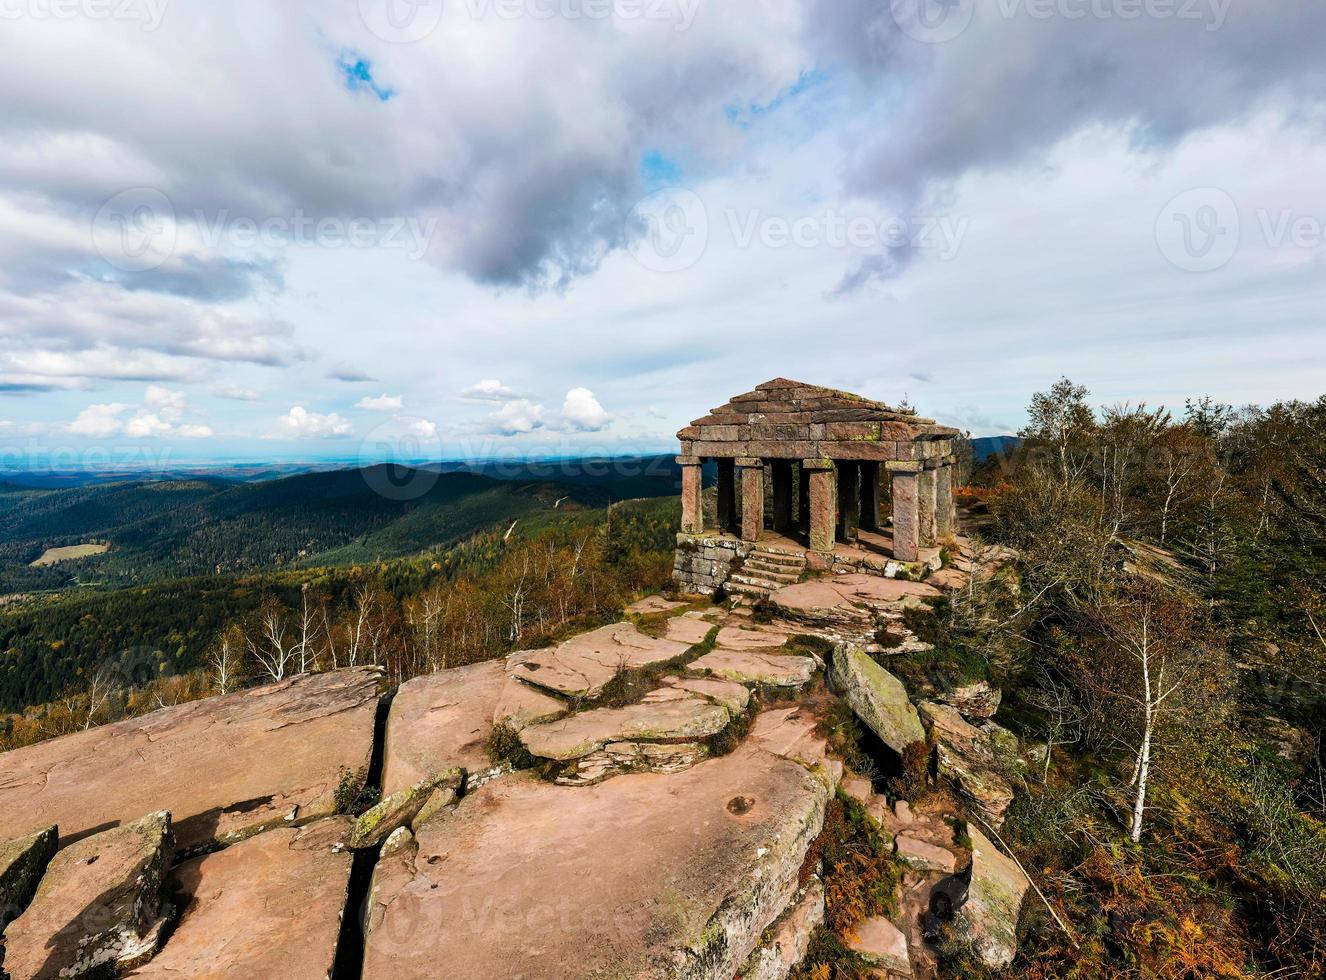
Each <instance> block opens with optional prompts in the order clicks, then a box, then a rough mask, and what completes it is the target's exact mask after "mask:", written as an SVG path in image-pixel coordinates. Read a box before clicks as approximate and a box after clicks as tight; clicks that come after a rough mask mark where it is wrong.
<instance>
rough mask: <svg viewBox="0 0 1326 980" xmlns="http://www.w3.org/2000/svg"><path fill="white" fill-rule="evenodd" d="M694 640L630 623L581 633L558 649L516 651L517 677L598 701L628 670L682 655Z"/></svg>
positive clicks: (514, 670) (511, 665)
mask: <svg viewBox="0 0 1326 980" xmlns="http://www.w3.org/2000/svg"><path fill="white" fill-rule="evenodd" d="M690 648H691V644H689V643H679V642H677V641H676V640H668V639H662V638H658V637H653V636H646V635H645V634H644V633H641V632H640V631H639V630H638V629H636V628H635V627H634V626H632V625H631V624H630V623H614V624H612V625H611V626H604V627H602V628H601V629H596V630H593V631H591V632H589V633H581V634H580V635H578V636H574V637H572V638H571V639H569V640H567V641H566V642H565V643H563V644H562V645H561V646H559V647H557V648H556V649H554V650H535V651H532V652H529V653H517V654H513V655H512V656H511V657H510V659H509V660H508V661H507V663H508V669H509V670H510V672H511V675H512V676H513V677H518V678H520V679H521V680H522V681H525V682H526V683H527V684H534V685H537V686H538V687H542V688H546V689H547V690H550V691H553V692H556V693H558V694H565V695H567V696H570V697H582V698H588V699H590V700H593V699H594V698H597V697H598V696H599V695H600V694H602V693H603V689H604V687H606V686H607V684H608V682H609V681H611V680H612V679H613V678H614V677H616V676H617V674H618V673H619V672H620V671H622V670H630V669H633V668H638V667H650V666H652V665H654V664H659V663H664V662H666V661H668V660H673V659H675V658H677V657H680V656H681V655H682V654H683V653H685V652H686V651H687V650H689V649H690Z"/></svg>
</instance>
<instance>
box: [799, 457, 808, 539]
mask: <svg viewBox="0 0 1326 980" xmlns="http://www.w3.org/2000/svg"><path fill="white" fill-rule="evenodd" d="M797 526H799V527H800V528H801V530H803V531H805V532H806V533H807V534H809V533H810V470H808V469H806V467H805V466H804V465H802V466H798V467H797Z"/></svg>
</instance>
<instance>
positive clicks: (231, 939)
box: [131, 817, 355, 980]
mask: <svg viewBox="0 0 1326 980" xmlns="http://www.w3.org/2000/svg"><path fill="white" fill-rule="evenodd" d="M349 829H350V821H349V819H348V818H346V817H329V818H328V819H326V820H319V821H318V822H317V823H313V824H309V825H307V826H305V827H282V828H279V829H277V830H271V831H268V832H267V833H264V834H259V835H258V836H257V837H251V838H249V839H248V840H246V841H243V842H241V843H239V844H235V845H233V846H232V847H228V848H226V849H225V850H224V851H217V852H216V853H214V854H208V855H206V856H205V857H201V858H195V859H193V860H192V861H186V862H184V863H183V864H181V865H180V866H179V867H177V868H176V869H175V870H174V871H173V872H172V873H171V875H170V879H171V886H172V888H173V890H174V892H175V894H176V895H177V896H178V897H179V898H180V899H181V904H182V906H183V914H182V916H181V918H180V921H179V924H178V925H177V926H176V927H175V930H174V931H173V932H172V933H171V935H170V939H169V940H168V941H167V943H166V945H165V947H164V948H163V949H162V950H161V951H160V952H159V953H158V954H157V955H156V956H155V957H154V958H153V959H152V960H151V961H150V962H148V963H147V964H146V965H144V966H142V967H139V968H138V969H137V970H135V971H134V972H133V973H132V974H131V976H133V977H134V978H135V980H179V978H183V977H188V978H190V980H235V978H241V977H245V978H254V980H257V978H265V977H272V978H277V977H279V978H281V980H324V978H326V977H328V976H330V975H331V969H332V964H333V962H334V960H335V958H336V945H337V940H338V938H339V936H340V929H341V916H342V914H346V915H354V914H355V912H354V910H346V909H345V901H346V892H347V890H348V887H349V881H350V852H349V851H348V850H346V849H345V848H344V847H343V846H342V842H343V841H344V839H345V836H346V834H347V833H348V832H349Z"/></svg>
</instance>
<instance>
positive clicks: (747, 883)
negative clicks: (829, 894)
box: [363, 745, 829, 980]
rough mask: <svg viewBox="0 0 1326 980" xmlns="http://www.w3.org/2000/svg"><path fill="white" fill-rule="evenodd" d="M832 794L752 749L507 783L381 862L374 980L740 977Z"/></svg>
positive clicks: (369, 971) (375, 899)
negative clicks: (576, 780)
mask: <svg viewBox="0 0 1326 980" xmlns="http://www.w3.org/2000/svg"><path fill="white" fill-rule="evenodd" d="M828 795H829V790H828V786H827V784H826V783H825V782H823V781H822V780H820V779H818V778H816V777H815V776H814V775H813V774H811V773H810V772H808V771H806V770H805V769H804V768H803V767H801V766H799V765H796V764H795V763H792V762H788V761H786V760H783V759H778V758H775V757H773V756H771V755H769V754H768V753H765V752H763V751H762V750H760V749H758V748H755V747H752V746H749V745H746V746H742V747H741V748H739V749H738V750H737V751H736V752H734V753H732V754H731V755H728V756H724V757H722V758H718V759H711V760H708V761H706V762H702V763H700V764H699V765H697V766H695V767H694V768H692V769H689V770H687V771H685V772H681V773H676V774H672V775H654V774H645V775H630V776H622V777H619V778H617V779H613V780H610V781H608V782H604V783H599V784H597V785H594V786H588V787H558V786H553V785H550V784H549V783H546V782H541V781H539V780H537V779H535V778H533V777H531V776H527V775H519V776H511V777H508V778H503V779H499V780H495V781H493V782H490V783H488V784H486V785H485V786H483V787H482V788H480V789H479V790H477V791H476V792H475V793H473V794H471V795H469V796H467V797H466V798H465V799H463V800H462V801H461V803H460V805H459V806H458V807H456V809H455V810H452V811H450V812H448V813H446V814H443V815H441V816H439V817H437V818H435V819H434V820H432V821H431V822H429V823H428V824H426V825H425V826H424V827H422V828H421V829H420V832H419V836H418V838H417V841H416V846H411V847H409V848H406V849H404V850H402V851H400V852H398V853H396V854H393V855H392V856H390V857H387V858H384V859H383V861H381V862H380V863H379V864H378V867H377V869H376V872H375V876H374V890H373V896H372V900H371V904H370V909H369V933H368V940H367V949H366V956H365V967H364V972H363V976H364V977H365V978H367V980H434V978H436V977H438V976H439V975H441V974H440V973H439V970H441V971H442V973H445V975H447V976H453V977H475V978H479V977H521V978H523V980H541V978H550V980H551V978H558V980H561V978H565V977H568V976H576V977H658V978H662V977H674V976H687V977H700V976H706V977H707V976H714V977H720V976H721V977H732V976H734V975H736V973H737V972H738V970H739V969H740V967H741V965H742V963H743V962H744V961H745V959H746V957H748V956H749V955H750V954H751V952H752V951H753V950H754V949H755V947H756V946H757V945H758V944H759V942H760V939H761V937H762V934H763V933H764V930H765V929H766V928H768V927H769V925H771V924H772V923H773V922H774V921H775V920H776V919H777V917H778V916H779V915H780V914H781V913H782V912H783V911H784V909H786V908H787V907H788V906H789V905H791V903H792V901H793V898H794V896H795V895H796V892H797V888H798V881H797V878H798V870H799V869H800V867H801V864H802V863H803V861H804V859H805V854H806V850H807V848H808V847H809V844H810V842H811V840H813V839H814V837H816V836H817V835H818V834H819V831H820V828H821V826H822V825H823V818H824V808H825V805H826V804H827V801H828Z"/></svg>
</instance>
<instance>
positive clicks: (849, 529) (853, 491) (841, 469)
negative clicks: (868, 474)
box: [838, 461, 861, 541]
mask: <svg viewBox="0 0 1326 980" xmlns="http://www.w3.org/2000/svg"><path fill="white" fill-rule="evenodd" d="M860 526H861V464H860V463H855V462H851V461H844V462H840V463H839V464H838V539H839V540H840V541H855V540H856V532H857V528H859V527H860Z"/></svg>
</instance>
